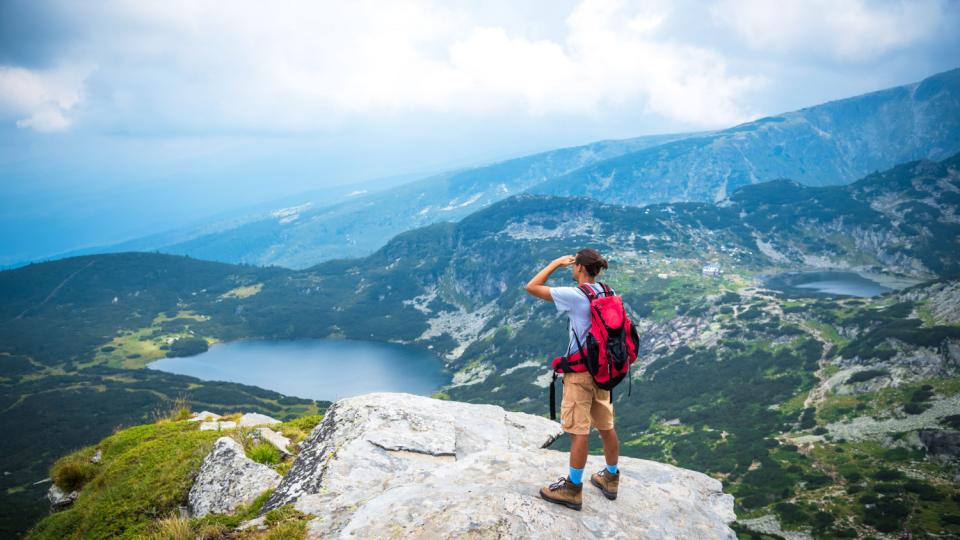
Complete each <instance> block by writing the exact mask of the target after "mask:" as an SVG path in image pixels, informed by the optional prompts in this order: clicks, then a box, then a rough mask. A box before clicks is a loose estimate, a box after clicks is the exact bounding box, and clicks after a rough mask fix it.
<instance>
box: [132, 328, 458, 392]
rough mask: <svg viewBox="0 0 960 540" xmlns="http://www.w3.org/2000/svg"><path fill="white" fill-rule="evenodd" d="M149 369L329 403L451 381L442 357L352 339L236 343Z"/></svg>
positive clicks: (425, 389) (426, 388)
mask: <svg viewBox="0 0 960 540" xmlns="http://www.w3.org/2000/svg"><path fill="white" fill-rule="evenodd" d="M148 367H149V368H151V369H157V370H160V371H166V372H168V373H176V374H179V375H190V376H192V377H197V378H199V379H203V380H205V381H229V382H235V383H242V384H250V385H254V386H259V387H261V388H266V389H269V390H274V391H276V392H280V393H282V394H286V395H290V396H296V397H302V398H309V399H318V400H327V401H336V400H338V399H340V398H344V397H350V396H356V395H360V394H366V393H368V392H409V393H411V394H421V395H430V394H431V393H433V392H435V391H436V390H437V389H439V388H440V387H441V386H443V385H444V384H447V383H448V382H450V377H449V376H447V375H446V374H445V373H444V372H443V369H442V362H441V361H440V359H439V358H437V357H436V356H434V355H433V354H430V353H429V352H426V351H423V350H422V349H416V348H413V347H406V346H403V345H398V344H392V343H377V342H370V341H352V340H327V339H316V340H297V341H234V342H231V343H221V344H217V345H214V346H213V347H211V348H210V350H208V351H207V352H205V353H203V354H198V355H197V356H189V357H183V358H163V359H160V360H157V361H155V362H152V363H150V364H149V365H148Z"/></svg>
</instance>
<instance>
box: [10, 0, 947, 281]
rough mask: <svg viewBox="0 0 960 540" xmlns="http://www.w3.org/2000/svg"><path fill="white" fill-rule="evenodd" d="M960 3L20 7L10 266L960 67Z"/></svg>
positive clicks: (171, 2) (838, 0) (703, 125)
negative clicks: (330, 190) (338, 190)
mask: <svg viewBox="0 0 960 540" xmlns="http://www.w3.org/2000/svg"><path fill="white" fill-rule="evenodd" d="M958 27H960V1H958V0H952V1H951V0H910V1H880V2H869V1H866V0H848V1H844V0H823V1H821V0H806V1H795V0H779V1H777V2H769V1H766V0H742V1H739V0H719V1H716V2H699V1H686V0H683V1H669V2H667V1H663V2H660V1H614V0H585V1H581V2H577V1H562V0H543V1H540V0H531V1H517V0H504V1H501V0H484V1H482V2H480V1H474V2H465V1H457V0H453V1H451V0H445V1H440V0H437V1H431V0H423V1H420V0H414V1H379V2H375V1H365V0H353V1H351V2H323V1H311V2H306V1H304V2H295V1H285V0H275V1H272V2H254V1H248V0H231V1H229V2H228V1H220V2H213V1H204V0H165V1H163V2H148V1H143V2H137V1H129V0H116V1H112V0H103V1H96V2H82V1H77V0H73V1H44V0H4V1H3V2H0V227H2V230H3V232H4V234H3V235H2V236H3V239H2V240H0V264H2V263H4V262H12V261H14V260H19V259H21V258H24V257H37V256H40V255H43V254H47V253H52V252H54V251H57V250H62V249H71V248H74V247H78V246H81V245H89V244H97V243H104V242H111V241H117V240H122V239H125V238H129V237H133V236H138V235H142V234H146V233H149V232H155V231H158V230H163V229H167V228H170V227H174V226H179V225H182V224H184V223H187V222H189V221H191V220H195V219H199V218H202V217H204V216H208V215H210V214H213V213H217V212H222V211H226V210H229V209H232V208H237V207H242V206H244V205H250V204H254V203H257V202H261V201H264V200H268V199H274V198H278V197H281V196H285V195H289V194H292V193H297V192H301V191H306V190H314V189H320V188H323V187H324V186H329V185H333V184H342V183H347V182H359V181H364V180H367V179H371V178H378V177H387V176H393V175H400V174H408V173H422V174H427V173H430V172H434V171H440V170H443V169H447V168H453V167H460V166H465V165H471V164H478V163H483V162H486V161H491V160H497V159H503V158H506V157H512V156H517V155H522V154H526V153H531V152H535V151H539V150H544V149H549V148H554V147H558V146H567V145H573V144H579V143H585V142H589V141H593V140H597V139H604V138H622V137H631V136H637V135H643V134H652V133H662V132H671V131H688V130H701V129H710V128H717V127H725V126H729V125H733V124H736V123H739V122H743V121H747V120H750V119H753V118H756V117H758V116H762V115H767V114H774V113H778V112H782V111H787V110H792V109H796V108H800V107H804V106H808V105H814V104H817V103H820V102H823V101H827V100H830V99H836V98H842V97H847V96H851V95H855V94H859V93H863V92H867V91H871V90H876V89H880V88H884V87H889V86H895V85H898V84H905V83H909V82H914V81H917V80H920V79H922V78H923V77H926V76H928V75H931V74H933V73H936V72H940V71H945V70H947V69H951V68H954V67H958V66H960V54H958V53H960V37H958V32H956V28H958Z"/></svg>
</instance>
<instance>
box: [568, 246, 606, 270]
mask: <svg viewBox="0 0 960 540" xmlns="http://www.w3.org/2000/svg"><path fill="white" fill-rule="evenodd" d="M574 262H576V263H577V264H579V265H581V266H583V268H584V269H585V270H586V271H587V273H588V274H590V277H596V276H597V274H599V273H600V270H602V269H604V268H606V267H607V260H606V259H604V258H603V256H602V255H600V253H599V252H597V250H595V249H590V248H584V249H581V250H580V251H578V252H577V257H576V259H575V261H574Z"/></svg>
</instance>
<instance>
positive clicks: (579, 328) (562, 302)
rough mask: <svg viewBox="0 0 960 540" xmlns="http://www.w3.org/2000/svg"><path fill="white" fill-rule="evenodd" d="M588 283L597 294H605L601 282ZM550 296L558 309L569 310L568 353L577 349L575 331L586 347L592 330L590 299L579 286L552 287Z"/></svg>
mask: <svg viewBox="0 0 960 540" xmlns="http://www.w3.org/2000/svg"><path fill="white" fill-rule="evenodd" d="M587 285H589V286H590V287H591V288H592V289H593V290H594V291H596V292H597V296H600V297H602V296H603V287H601V286H600V284H599V283H587ZM611 292H612V289H611ZM550 296H551V297H552V298H553V303H554V305H556V306H557V311H559V312H561V313H562V312H564V311H565V312H567V316H568V317H569V318H570V322H569V332H570V344H569V345H568V346H567V354H573V353H574V352H576V350H577V341H576V340H575V339H574V332H576V336H577V337H579V338H580V344H581V345H583V346H584V347H586V346H587V333H589V332H590V299H589V298H587V295H586V294H584V293H583V291H581V290H580V289H578V288H577V287H550Z"/></svg>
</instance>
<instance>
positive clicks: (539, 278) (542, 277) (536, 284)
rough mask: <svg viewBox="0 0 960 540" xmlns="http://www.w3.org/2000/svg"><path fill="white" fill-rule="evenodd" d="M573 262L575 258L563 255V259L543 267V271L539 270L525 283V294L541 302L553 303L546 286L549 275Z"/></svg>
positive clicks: (560, 258) (548, 288)
mask: <svg viewBox="0 0 960 540" xmlns="http://www.w3.org/2000/svg"><path fill="white" fill-rule="evenodd" d="M575 260H576V257H574V256H573V255H564V256H563V257H559V258H557V259H555V260H554V261H552V262H551V263H550V264H548V265H546V266H545V267H543V270H540V272H539V273H537V275H535V276H533V279H531V280H530V282H529V283H527V292H528V293H530V294H532V295H533V296H536V297H537V298H539V299H541V300H546V301H547V302H553V297H552V296H550V287H547V285H546V283H547V280H548V279H550V274H552V273H553V271H554V270H556V269H557V268H562V267H564V266H570V265H571V264H573V262H574V261H575Z"/></svg>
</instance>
